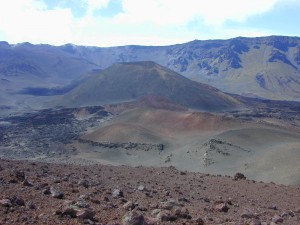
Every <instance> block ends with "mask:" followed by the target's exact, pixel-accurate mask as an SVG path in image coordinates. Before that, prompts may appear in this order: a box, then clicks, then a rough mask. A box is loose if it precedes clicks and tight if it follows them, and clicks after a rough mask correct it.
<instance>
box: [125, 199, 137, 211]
mask: <svg viewBox="0 0 300 225" xmlns="http://www.w3.org/2000/svg"><path fill="white" fill-rule="evenodd" d="M123 208H124V209H126V210H127V211H128V210H133V209H134V208H135V204H133V202H132V201H129V202H127V203H125V204H124V205H123Z"/></svg>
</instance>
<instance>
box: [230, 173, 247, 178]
mask: <svg viewBox="0 0 300 225" xmlns="http://www.w3.org/2000/svg"><path fill="white" fill-rule="evenodd" d="M245 179H246V176H245V175H244V174H242V173H236V174H235V175H234V177H233V180H245Z"/></svg>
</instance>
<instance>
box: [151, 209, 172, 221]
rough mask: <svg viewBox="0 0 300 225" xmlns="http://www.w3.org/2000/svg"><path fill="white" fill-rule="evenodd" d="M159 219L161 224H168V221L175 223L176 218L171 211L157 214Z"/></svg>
mask: <svg viewBox="0 0 300 225" xmlns="http://www.w3.org/2000/svg"><path fill="white" fill-rule="evenodd" d="M156 217H157V219H159V221H161V222H167V221H175V220H176V218H175V217H174V216H172V215H171V213H170V212H169V211H166V210H162V211H160V212H159V213H158V214H157V216H156Z"/></svg>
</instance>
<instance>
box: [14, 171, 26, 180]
mask: <svg viewBox="0 0 300 225" xmlns="http://www.w3.org/2000/svg"><path fill="white" fill-rule="evenodd" d="M15 177H16V178H17V180H19V181H24V180H25V173H24V171H20V170H16V171H15Z"/></svg>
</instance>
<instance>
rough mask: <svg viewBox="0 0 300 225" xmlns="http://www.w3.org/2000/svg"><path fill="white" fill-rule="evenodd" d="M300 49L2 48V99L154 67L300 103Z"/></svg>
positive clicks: (284, 41)
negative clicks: (140, 65)
mask: <svg viewBox="0 0 300 225" xmlns="http://www.w3.org/2000/svg"><path fill="white" fill-rule="evenodd" d="M299 46H300V39H299V38H298V37H284V36H270V37H258V38H244V37H238V38H233V39H228V40H206V41H200V40H195V41H191V42H188V43H184V44H177V45H172V46H135V45H131V46H119V47H109V48H101V47H88V46H75V45H72V44H67V45H63V46H50V45H32V44H30V43H22V44H17V45H9V44H8V43H6V42H1V43H0V79H1V82H0V85H1V87H2V90H5V91H4V93H3V94H7V93H11V92H15V91H16V90H18V91H19V90H22V89H25V90H24V91H23V93H25V94H27V95H28V94H29V95H30V94H31V95H39V93H41V94H44V93H46V94H49V95H50V94H51V95H52V94H57V93H61V92H62V90H61V88H62V86H63V85H67V84H69V83H70V82H71V81H72V80H74V79H75V80H76V79H78V78H79V77H81V76H84V75H85V74H86V73H87V72H89V71H91V70H99V69H106V68H108V67H110V66H111V65H113V64H115V63H122V62H136V61H154V62H156V63H158V64H160V65H163V66H165V67H167V68H169V69H171V70H174V71H175V72H178V73H180V74H182V75H184V76H186V77H188V78H190V79H193V80H196V81H200V82H201V83H206V84H209V85H212V86H214V87H216V88H218V89H220V90H222V91H225V92H229V93H235V94H241V95H244V96H250V97H260V98H267V99H277V100H294V101H299V84H300V80H299V79H300V78H299V77H300V75H299V74H300V72H299V69H300V47H299ZM45 88H51V89H50V90H47V89H45ZM52 89H53V90H52ZM67 90H70V89H68V88H67ZM0 103H1V104H0V105H4V104H6V103H5V102H3V101H2V100H1V102H0Z"/></svg>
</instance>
